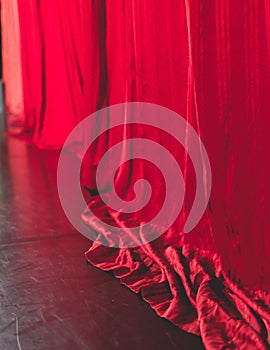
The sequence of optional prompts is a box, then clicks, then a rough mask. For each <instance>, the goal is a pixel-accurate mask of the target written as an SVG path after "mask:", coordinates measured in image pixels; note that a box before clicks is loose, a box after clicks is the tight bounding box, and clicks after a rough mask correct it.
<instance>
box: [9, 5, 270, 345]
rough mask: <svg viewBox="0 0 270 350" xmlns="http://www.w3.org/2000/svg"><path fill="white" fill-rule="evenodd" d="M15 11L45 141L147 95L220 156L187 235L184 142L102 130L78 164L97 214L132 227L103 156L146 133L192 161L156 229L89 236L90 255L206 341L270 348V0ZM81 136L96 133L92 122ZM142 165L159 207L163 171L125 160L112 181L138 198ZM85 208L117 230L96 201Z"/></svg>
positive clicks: (28, 116) (31, 100)
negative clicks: (106, 183)
mask: <svg viewBox="0 0 270 350" xmlns="http://www.w3.org/2000/svg"><path fill="white" fill-rule="evenodd" d="M6 1H8V0H6ZM18 9H19V25H20V33H21V40H20V43H21V64H22V75H23V95H24V116H25V124H24V130H23V132H24V133H28V134H29V133H32V135H33V141H34V142H35V143H36V144H37V145H38V146H39V147H41V148H53V149H57V148H59V149H60V148H61V147H62V145H63V143H64V140H65V139H66V137H67V136H68V134H69V133H70V132H71V130H72V129H73V128H74V126H75V125H77V124H78V122H79V121H80V120H82V119H84V118H85V117H87V116H88V115H89V114H90V113H92V112H94V111H96V110H98V109H100V108H102V107H106V106H109V105H113V104H117V103H122V102H127V101H142V102H149V103H155V104H159V105H161V106H165V107H168V108H170V109H172V110H173V111H175V112H177V113H179V114H180V115H181V116H183V117H184V118H185V119H187V120H188V122H189V123H190V124H191V125H192V126H193V127H194V129H195V130H196V131H197V133H198V134H199V135H200V137H201V139H202V141H203V143H204V145H205V147H206V150H207V152H208V156H209V159H210V163H211V168H212V178H213V184H212V192H211V197H210V202H209V206H208V209H207V211H206V212H205V214H204V216H203V218H202V219H201V221H200V223H199V224H198V225H197V227H196V228H195V229H194V230H193V231H192V232H191V233H189V234H188V235H183V234H182V228H183V223H184V222H185V219H186V217H187V214H188V213H189V212H190V209H191V206H192V203H193V198H194V191H195V186H196V183H195V177H194V169H193V166H192V164H191V162H190V160H189V158H188V157H187V155H186V153H185V151H184V150H183V149H181V148H180V149H179V147H177V145H176V144H175V143H174V141H173V140H172V139H171V138H170V137H169V136H168V135H164V134H162V132H159V131H158V130H155V131H152V130H142V129H141V128H140V126H138V127H137V128H135V129H132V130H131V129H128V128H126V129H124V128H118V129H117V130H110V131H109V132H107V133H106V135H102V136H101V137H100V138H99V139H98V140H97V142H95V143H94V145H93V146H92V147H91V148H90V149H89V151H88V152H87V154H86V156H85V159H84V162H83V168H82V183H83V185H84V186H85V187H86V188H87V189H88V190H89V193H90V195H91V198H90V200H89V208H91V210H93V211H94V212H95V213H96V215H97V216H99V217H100V218H103V219H104V220H105V221H106V220H111V221H114V222H115V224H116V225H120V226H121V227H123V228H127V229H128V227H129V225H130V222H131V221H132V222H134V221H136V220H140V217H137V216H136V215H135V216H132V215H130V216H116V215H115V213H113V211H112V210H110V208H108V207H107V206H105V205H104V203H103V202H102V200H101V198H100V197H99V196H98V194H97V193H98V192H97V189H96V183H95V170H96V167H97V164H98V163H99V160H100V159H101V157H102V155H103V154H104V152H106V151H107V150H108V149H109V148H110V147H112V146H113V145H114V144H116V143H117V142H119V141H121V139H123V135H125V137H134V135H135V136H136V135H141V133H143V135H145V137H146V138H150V139H152V140H155V141H156V142H158V143H160V144H162V145H164V146H165V147H166V148H167V149H168V150H169V151H170V152H171V153H172V154H173V155H174V156H175V157H176V159H177V162H178V163H179V165H180V167H181V169H182V172H183V174H184V178H185V185H186V196H185V203H184V207H183V209H182V211H181V213H180V215H179V217H178V218H177V220H176V222H175V223H174V225H173V226H172V227H171V228H170V229H169V230H168V231H167V232H166V233H165V234H164V235H162V236H161V237H160V238H159V239H157V240H155V241H154V242H152V243H149V244H146V245H144V246H140V247H138V248H132V249H116V248H109V247H105V246H103V245H101V244H99V243H93V244H92V246H91V247H90V249H89V251H88V252H87V253H86V257H87V259H88V260H89V261H90V262H91V263H92V264H93V265H95V266H97V267H99V268H101V269H104V270H112V271H114V274H115V276H116V277H118V278H120V280H121V282H122V283H123V284H125V285H126V286H128V287H129V288H130V289H131V290H133V291H135V292H137V293H139V292H140V293H141V294H142V297H143V298H144V299H145V300H146V301H148V302H149V303H150V305H151V306H152V307H153V308H154V309H155V310H156V312H157V313H158V314H159V315H160V316H162V317H165V318H167V319H169V320H170V321H171V322H172V323H174V324H175V325H177V326H178V327H181V328H182V329H184V330H186V331H188V332H192V333H195V334H198V335H201V336H202V339H203V342H204V344H205V347H206V348H207V349H220V348H235V349H268V348H269V344H270V335H269V332H270V299H269V294H268V292H269V290H270V273H269V272H270V236H269V232H270V221H269V220H268V218H269V214H270V213H269V211H270V186H269V175H270V167H269V164H268V163H269V162H268V158H269V157H268V153H269V149H270V138H269V127H270V120H269V115H270V105H269V98H268V95H269V91H270V69H269V68H270V24H269V23H270V4H269V0H257V1H256V0H247V1H238V2H237V1H231V0H216V1H214V0H213V1H212V0H211V1H207V2H205V1H200V0H198V1H197V0H196V1H195V0H171V1H169V2H167V1H164V0H146V1H142V0H130V1H126V0H107V1H103V0H99V1H90V0H80V1H71V0H70V1H60V0H40V1H34V0H18ZM109 122H110V120H109V118H108V123H109ZM97 125H98V120H97ZM80 142H81V143H83V142H87V140H84V135H83V134H78V144H80ZM71 148H72V147H71ZM134 169H137V170H136V171H134ZM141 177H146V178H147V179H149V181H150V183H151V185H152V188H153V189H154V190H155V189H156V192H155V191H154V192H155V193H154V196H156V197H155V198H154V199H155V200H154V205H155V206H157V207H158V204H159V203H160V201H161V200H160V199H159V198H160V191H162V185H160V184H161V178H160V174H159V173H158V172H155V169H153V168H152V167H151V165H149V164H145V163H144V162H143V161H139V160H138V161H137V163H136V164H135V163H134V162H129V163H126V164H124V165H123V166H121V168H120V169H119V176H118V177H117V183H116V187H117V188H118V190H119V191H120V193H121V194H122V197H123V199H127V198H130V195H132V193H133V192H132V191H133V184H134V182H135V181H136V180H137V179H138V178H141ZM143 214H145V215H146V217H147V215H149V212H148V209H147V208H146V209H145V210H144V212H143ZM83 219H84V221H85V223H86V224H88V225H90V226H91V227H92V228H94V229H96V231H98V232H99V234H100V235H103V236H104V237H103V238H104V239H105V240H109V236H108V233H107V234H106V233H105V232H102V230H100V228H97V227H96V226H95V219H94V217H93V216H92V215H91V214H90V211H89V210H87V209H86V210H85V212H84V214H83Z"/></svg>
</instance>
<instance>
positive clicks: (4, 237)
mask: <svg viewBox="0 0 270 350" xmlns="http://www.w3.org/2000/svg"><path fill="white" fill-rule="evenodd" d="M57 159H58V153H57V152H54V151H50V152H49V151H40V150H38V149H36V148H35V147H34V146H33V145H31V144H28V143H26V142H24V141H22V140H19V139H16V138H8V139H3V140H1V144H0V280H1V286H0V294H1V308H0V349H1V350H13V349H19V350H21V349H22V350H31V349H33V350H34V349H35V350H40V349H42V350H43V349H44V350H54V349H68V350H69V349H70V350H84V349H86V350H88V349H90V350H111V349H119V350H127V349H128V350H144V349H162V350H170V349H182V350H185V349H186V350H192V349H195V350H200V349H203V346H202V343H201V341H200V339H199V338H198V337H196V336H192V335H189V334H187V333H185V332H183V331H181V330H179V329H177V328H175V327H174V326H173V325H171V324H170V323H169V322H167V321H166V320H164V319H161V318H159V317H158V316H157V315H156V314H155V312H154V311H153V310H152V309H151V308H150V307H149V306H148V305H147V304H146V303H145V302H144V301H142V300H141V299H140V297H139V296H137V295H135V294H133V293H132V292H131V291H129V290H128V289H127V288H125V287H124V286H122V285H120V283H119V281H118V280H117V279H115V278H113V277H112V276H111V275H110V274H108V273H105V272H102V271H100V270H98V269H96V268H94V267H92V266H90V265H88V264H87V263H86V260H85V258H84V252H85V251H86V250H87V249H88V247H89V241H88V240H87V239H86V238H84V237H83V236H82V235H80V234H79V233H77V232H76V231H75V229H73V228H72V227H71V225H70V224H69V222H68V221H67V219H66V217H65V215H64V213H63V211H62V208H61V206H60V203H59V199H58V195H57V189H56V166H57Z"/></svg>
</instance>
